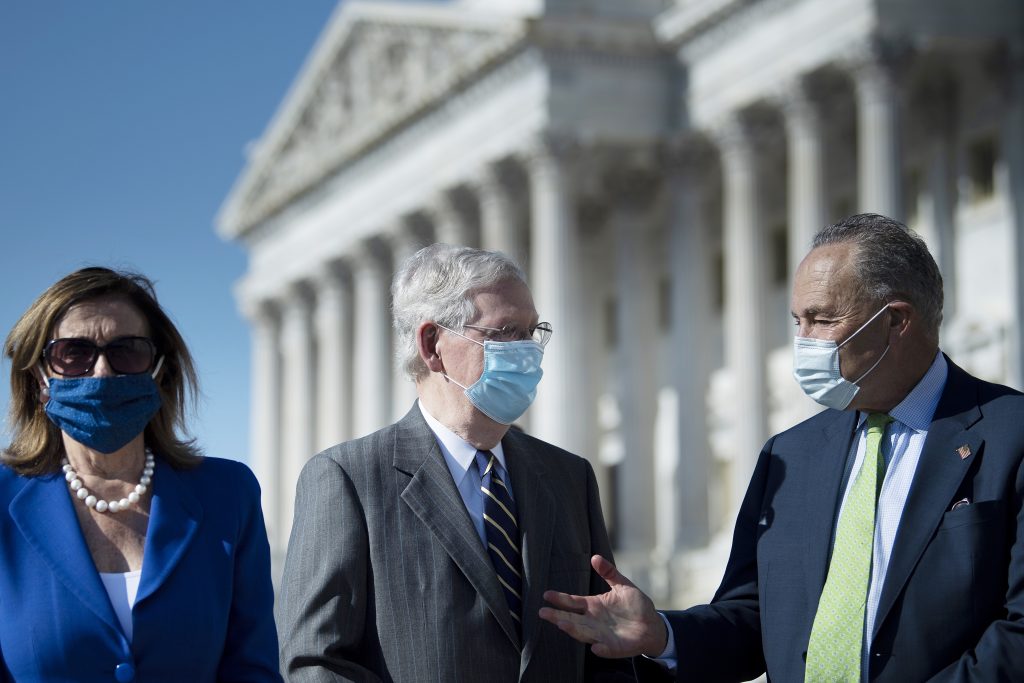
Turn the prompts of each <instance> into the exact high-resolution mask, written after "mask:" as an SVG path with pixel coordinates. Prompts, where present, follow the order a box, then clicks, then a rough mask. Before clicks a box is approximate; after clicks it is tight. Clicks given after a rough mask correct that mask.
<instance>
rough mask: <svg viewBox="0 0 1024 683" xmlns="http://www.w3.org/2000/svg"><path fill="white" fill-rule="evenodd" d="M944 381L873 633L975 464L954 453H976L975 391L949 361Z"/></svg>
mask: <svg viewBox="0 0 1024 683" xmlns="http://www.w3.org/2000/svg"><path fill="white" fill-rule="evenodd" d="M946 362H947V363H949V378H948V379H947V381H946V388H945V389H944V390H943V392H942V399H941V400H940V401H939V405H938V408H937V409H936V410H935V417H934V418H933V419H932V423H931V426H930V427H929V429H928V437H927V439H925V443H924V448H923V449H922V451H921V460H920V462H919V463H918V465H917V472H915V473H914V481H913V483H912V484H911V486H910V493H909V494H908V496H907V502H906V505H904V507H903V516H902V517H901V518H900V526H899V530H898V531H897V532H896V539H895V542H894V543H893V549H892V558H891V559H890V560H889V567H888V569H887V570H886V574H885V585H884V586H883V587H882V595H881V597H880V598H879V602H878V614H877V617H876V619H875V633H877V632H878V628H879V627H880V626H881V624H882V622H884V621H885V617H886V615H887V614H888V612H889V610H890V609H891V608H892V606H893V604H894V603H895V602H896V597H897V596H898V595H899V594H900V592H901V591H902V590H903V587H904V585H906V582H907V580H908V579H909V578H910V574H911V572H912V571H913V570H914V567H915V566H916V565H917V561H918V560H919V559H920V557H921V554H922V553H923V552H924V549H925V547H926V546H927V545H928V542H929V541H930V540H931V538H932V535H933V534H934V533H935V529H936V528H937V527H938V526H939V523H940V522H941V520H942V516H943V514H945V512H946V506H947V505H948V503H949V501H950V500H951V499H952V497H953V495H954V494H955V493H956V490H957V488H958V487H959V486H960V482H962V481H963V478H964V476H965V475H966V474H967V471H968V469H970V467H971V465H972V464H973V460H974V458H972V457H962V456H961V455H960V453H959V452H958V449H959V448H960V447H961V446H964V445H966V446H967V447H968V448H969V449H970V450H969V451H967V452H969V453H979V452H980V451H981V446H982V444H983V443H984V440H983V439H982V437H981V436H980V435H978V434H972V433H971V432H970V431H968V430H969V429H970V427H971V426H972V425H974V424H975V423H976V422H977V421H978V420H980V419H981V410H980V409H979V408H978V401H977V388H976V387H975V386H974V384H973V382H972V380H971V378H970V377H969V376H968V375H967V374H966V373H965V372H964V371H963V370H961V369H960V368H958V367H957V366H955V365H954V364H953V363H952V362H951V361H949V359H948V358H947V359H946Z"/></svg>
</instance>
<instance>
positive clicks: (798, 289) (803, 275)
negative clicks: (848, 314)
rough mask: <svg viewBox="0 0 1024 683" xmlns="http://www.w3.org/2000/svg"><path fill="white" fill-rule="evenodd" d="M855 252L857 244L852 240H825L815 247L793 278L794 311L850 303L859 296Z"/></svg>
mask: <svg viewBox="0 0 1024 683" xmlns="http://www.w3.org/2000/svg"><path fill="white" fill-rule="evenodd" d="M856 252H857V246H856V245H854V244H852V243H841V244H826V245H824V246H821V247H818V248H816V249H814V250H812V251H811V253H809V254H808V255H807V256H806V257H805V258H804V260H803V261H802V262H801V263H800V266H799V267H798V268H797V271H796V275H795V277H794V279H793V301H792V305H793V313H794V314H797V315H800V314H802V313H804V312H807V311H835V310H841V309H843V308H845V307H848V306H850V305H851V303H852V302H853V301H855V300H856V297H857V278H856V275H855V273H854V266H855V260H856Z"/></svg>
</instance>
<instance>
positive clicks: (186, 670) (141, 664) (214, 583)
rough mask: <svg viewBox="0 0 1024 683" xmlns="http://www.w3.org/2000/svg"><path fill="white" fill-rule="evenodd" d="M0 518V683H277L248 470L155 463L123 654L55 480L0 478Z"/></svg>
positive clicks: (2, 473)
mask: <svg viewBox="0 0 1024 683" xmlns="http://www.w3.org/2000/svg"><path fill="white" fill-rule="evenodd" d="M0 510H3V511H4V512H5V513H6V514H3V515H0V681H17V682H19V683H20V682H23V681H47V683H54V682H59V681H76V682H82V681H85V682H91V681H117V680H135V681H168V682H169V681H189V683H199V682H201V681H280V680H281V678H280V675H279V673H278V659H277V636H276V630H275V628H274V619H273V600H274V596H273V589H272V586H271V581H270V550H269V546H268V544H267V536H266V530H265V528H264V524H263V515H262V512H261V510H260V493H259V485H258V484H257V482H256V478H255V477H254V476H253V475H252V473H251V472H250V471H249V469H248V468H247V467H245V465H242V464H241V463H237V462H232V461H228V460H221V459H217V458H204V459H203V460H202V462H201V463H200V465H199V466H198V467H196V468H194V469H190V470H174V469H173V468H171V467H170V466H169V465H168V464H167V463H166V462H165V461H163V460H162V459H161V458H159V457H158V458H157V461H156V471H155V473H154V476H153V500H152V505H151V509H150V519H149V528H148V531H147V534H146V545H145V550H144V556H143V563H142V575H141V578H140V583H139V590H138V594H137V596H136V602H135V606H134V608H133V610H132V619H133V629H134V636H133V642H131V643H129V642H128V640H127V639H126V638H125V636H124V634H123V633H122V631H121V626H120V624H119V622H118V620H117V617H116V616H115V615H114V610H113V607H111V604H110V600H109V598H108V597H107V593H106V590H105V589H104V588H103V584H102V582H101V581H100V577H99V574H98V573H97V571H96V567H95V565H94V564H93V562H92V557H91V556H90V554H89V550H88V547H87V546H86V543H85V539H84V537H83V536H82V532H81V530H80V528H79V525H78V520H77V518H76V516H75V511H74V509H73V508H72V505H71V499H70V496H69V495H68V488H67V482H66V481H65V480H64V478H63V476H61V475H59V474H54V475H49V476H43V477H22V476H18V475H17V474H15V473H14V472H13V471H12V470H10V469H8V468H7V467H0ZM119 666H120V667H121V668H120V670H118V667H119ZM130 675H132V677H129V676H130Z"/></svg>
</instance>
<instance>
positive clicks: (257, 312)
mask: <svg viewBox="0 0 1024 683" xmlns="http://www.w3.org/2000/svg"><path fill="white" fill-rule="evenodd" d="M239 308H240V309H241V311H242V315H243V316H245V318H246V320H248V321H249V322H250V323H251V324H253V325H263V324H274V323H276V322H277V321H278V320H279V319H280V317H281V306H280V303H279V301H278V300H277V299H275V298H271V297H266V296H264V297H259V298H248V297H247V298H244V299H242V300H241V301H240V302H239Z"/></svg>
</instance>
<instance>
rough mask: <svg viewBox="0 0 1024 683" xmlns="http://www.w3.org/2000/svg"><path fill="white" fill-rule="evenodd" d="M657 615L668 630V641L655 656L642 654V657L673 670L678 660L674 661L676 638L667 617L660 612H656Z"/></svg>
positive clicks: (675, 658)
mask: <svg viewBox="0 0 1024 683" xmlns="http://www.w3.org/2000/svg"><path fill="white" fill-rule="evenodd" d="M658 616H659V617H661V620H662V621H663V622H665V630H666V631H667V632H668V642H667V643H666V644H665V649H664V650H663V651H662V653H661V654H660V655H658V656H657V657H647V655H644V657H647V659H650V660H651V661H653V662H657V663H658V664H660V665H661V666H663V667H665V668H666V669H668V670H669V671H675V670H676V666H677V665H678V662H677V661H676V660H677V659H678V658H677V656H676V638H675V634H674V633H673V632H672V624H670V623H668V618H666V617H665V615H664V614H662V613H661V612H658Z"/></svg>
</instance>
